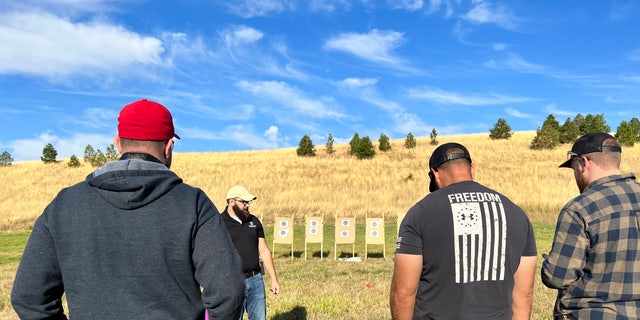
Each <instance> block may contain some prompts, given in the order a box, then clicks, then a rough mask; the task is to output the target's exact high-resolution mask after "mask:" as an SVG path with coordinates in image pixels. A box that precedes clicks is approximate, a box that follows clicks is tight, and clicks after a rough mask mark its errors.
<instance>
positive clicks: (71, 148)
mask: <svg viewBox="0 0 640 320" xmlns="http://www.w3.org/2000/svg"><path fill="white" fill-rule="evenodd" d="M47 143H51V145H53V147H54V148H55V149H56V151H57V152H58V156H57V157H56V158H57V159H58V160H60V159H68V158H69V157H71V155H74V154H75V155H76V157H78V158H82V157H83V156H84V148H85V147H86V146H87V145H88V144H90V145H91V146H92V147H93V148H94V149H95V150H98V149H100V150H102V152H103V153H104V152H105V151H106V148H107V146H109V145H110V144H112V143H113V135H111V136H110V135H100V134H75V135H73V136H70V137H66V138H62V137H59V136H57V135H52V134H49V133H42V134H40V135H39V136H37V137H36V138H33V139H19V140H13V141H11V142H9V144H8V145H9V148H10V149H12V150H13V152H9V153H11V156H12V157H13V159H14V160H15V161H33V160H39V159H40V157H41V156H42V149H43V148H44V147H45V146H46V145H47Z"/></svg>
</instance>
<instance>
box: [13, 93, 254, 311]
mask: <svg viewBox="0 0 640 320" xmlns="http://www.w3.org/2000/svg"><path fill="white" fill-rule="evenodd" d="M173 138H177V139H179V137H178V135H177V134H175V131H174V127H173V118H172V116H171V113H169V110H167V109H166V108H165V107H164V106H162V105H161V104H159V103H156V102H153V101H149V100H139V101H136V102H133V103H131V104H129V105H127V106H125V107H124V108H123V109H122V110H121V111H120V116H119V117H118V135H117V136H116V137H115V138H114V142H115V145H116V147H117V148H118V151H119V152H120V153H121V154H122V156H121V158H120V160H119V161H115V162H108V163H106V164H105V165H104V166H103V167H102V168H99V169H97V170H95V171H94V172H93V173H91V174H90V175H89V176H87V178H86V180H85V181H83V182H80V183H78V184H76V185H74V186H71V187H69V188H66V189H64V190H62V191H61V192H60V193H59V194H58V195H57V196H56V198H55V199H54V200H53V201H52V202H51V204H49V206H47V208H46V209H45V210H44V212H43V213H42V215H41V216H40V217H39V218H38V220H37V221H36V222H35V225H34V227H33V231H32V233H31V236H30V238H29V242H28V243H27V246H26V248H25V250H24V255H23V257H22V260H21V262H20V266H19V267H18V272H17V274H16V278H15V281H14V284H13V290H12V294H11V303H12V305H13V307H14V309H15V311H16V312H17V313H18V316H20V318H22V319H66V318H67V316H66V315H65V314H64V313H65V310H63V306H62V295H63V294H66V298H67V302H68V306H69V310H68V316H69V317H70V318H71V319H118V320H119V319H180V320H182V319H204V316H205V309H206V310H207V311H208V313H209V315H210V316H211V318H212V319H235V318H237V316H236V314H235V312H237V309H238V306H239V305H240V304H241V303H242V296H243V293H244V277H243V276H242V271H241V267H242V261H241V259H240V256H239V255H238V253H237V252H236V250H235V248H234V246H233V243H232V242H231V238H230V237H229V234H228V233H227V231H226V228H225V225H224V222H223V221H222V219H221V217H220V215H219V214H218V210H217V209H216V207H215V206H214V205H213V203H212V202H211V200H209V198H208V197H207V195H206V194H205V193H204V192H203V191H202V190H200V189H197V188H194V187H191V186H189V185H187V184H185V183H183V182H182V179H180V178H179V177H178V176H177V175H176V174H175V173H173V172H172V171H170V170H169V167H170V166H171V159H172V153H173Z"/></svg>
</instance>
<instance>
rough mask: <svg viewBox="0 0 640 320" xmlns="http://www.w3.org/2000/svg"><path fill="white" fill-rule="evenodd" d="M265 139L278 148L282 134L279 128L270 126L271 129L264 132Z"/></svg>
mask: <svg viewBox="0 0 640 320" xmlns="http://www.w3.org/2000/svg"><path fill="white" fill-rule="evenodd" d="M264 137H265V138H266V139H267V141H271V142H273V143H274V145H275V146H277V145H278V143H279V141H280V133H279V132H278V127H276V126H270V127H269V129H267V130H266V131H265V132H264Z"/></svg>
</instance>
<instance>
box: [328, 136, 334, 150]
mask: <svg viewBox="0 0 640 320" xmlns="http://www.w3.org/2000/svg"><path fill="white" fill-rule="evenodd" d="M333 142H334V141H333V136H332V135H331V133H329V137H327V154H332V153H334V152H335V150H334V149H333Z"/></svg>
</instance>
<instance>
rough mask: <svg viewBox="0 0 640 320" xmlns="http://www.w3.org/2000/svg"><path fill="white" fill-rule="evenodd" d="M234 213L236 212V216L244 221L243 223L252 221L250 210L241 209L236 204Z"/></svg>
mask: <svg viewBox="0 0 640 320" xmlns="http://www.w3.org/2000/svg"><path fill="white" fill-rule="evenodd" d="M233 212H235V213H236V216H237V217H238V218H240V221H242V222H249V221H251V213H250V212H249V209H241V208H240V207H239V206H238V204H234V205H233Z"/></svg>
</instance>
